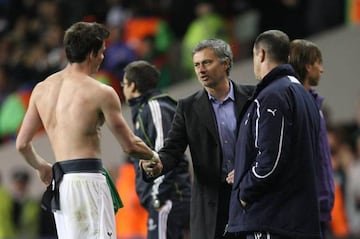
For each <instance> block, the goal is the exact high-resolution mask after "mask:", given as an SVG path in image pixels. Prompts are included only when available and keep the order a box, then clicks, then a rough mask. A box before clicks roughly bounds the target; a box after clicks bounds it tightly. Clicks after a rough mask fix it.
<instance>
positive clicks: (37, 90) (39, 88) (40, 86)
mask: <svg viewBox="0 0 360 239" xmlns="http://www.w3.org/2000/svg"><path fill="white" fill-rule="evenodd" d="M60 75H61V72H57V73H54V74H52V75H50V76H48V77H47V78H45V79H44V80H43V81H40V82H39V83H37V84H36V85H35V87H34V88H33V90H32V93H31V94H32V98H36V97H39V96H40V95H41V94H43V93H45V92H47V91H48V89H49V88H50V87H51V85H52V84H54V83H53V82H54V81H56V79H58V78H59V77H60Z"/></svg>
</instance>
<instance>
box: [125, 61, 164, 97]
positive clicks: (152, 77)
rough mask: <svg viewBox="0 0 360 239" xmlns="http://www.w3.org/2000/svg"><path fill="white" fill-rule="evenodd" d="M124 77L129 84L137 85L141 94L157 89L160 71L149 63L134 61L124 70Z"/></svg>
mask: <svg viewBox="0 0 360 239" xmlns="http://www.w3.org/2000/svg"><path fill="white" fill-rule="evenodd" d="M124 76H125V77H126V79H127V80H128V83H132V82H134V83H135V86H136V89H137V90H138V91H139V92H140V93H141V94H143V93H145V92H146V91H148V90H152V89H155V88H156V87H157V83H158V80H159V78H160V71H159V70H158V69H157V68H156V67H155V66H154V65H152V64H150V63H149V62H147V61H142V60H139V61H134V62H131V63H130V64H128V65H127V66H126V67H125V68H124Z"/></svg>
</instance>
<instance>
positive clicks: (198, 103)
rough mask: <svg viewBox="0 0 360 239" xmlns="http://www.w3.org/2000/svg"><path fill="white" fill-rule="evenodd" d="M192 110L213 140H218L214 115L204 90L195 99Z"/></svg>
mask: <svg viewBox="0 0 360 239" xmlns="http://www.w3.org/2000/svg"><path fill="white" fill-rule="evenodd" d="M194 110H195V113H196V114H197V115H198V117H199V119H200V121H201V122H202V123H203V124H204V125H205V126H206V127H207V128H208V129H209V131H210V132H211V134H212V135H213V136H214V138H216V139H217V138H218V136H217V135H218V132H217V126H216V123H215V115H214V112H213V111H212V109H211V104H210V102H209V97H208V94H207V93H206V91H205V90H203V91H200V92H199V94H198V95H197V96H196V98H195V102H194Z"/></svg>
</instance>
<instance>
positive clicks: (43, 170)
mask: <svg viewBox="0 0 360 239" xmlns="http://www.w3.org/2000/svg"><path fill="white" fill-rule="evenodd" d="M37 172H38V175H39V177H40V179H41V181H43V183H45V185H46V186H48V185H49V184H50V183H51V180H52V165H51V164H49V163H44V164H42V165H41V167H39V169H38V170H37Z"/></svg>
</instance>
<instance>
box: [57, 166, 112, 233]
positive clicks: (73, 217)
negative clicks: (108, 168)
mask: <svg viewBox="0 0 360 239" xmlns="http://www.w3.org/2000/svg"><path fill="white" fill-rule="evenodd" d="M59 193H60V210H58V211H55V212H54V216H55V222H56V229H57V233H58V238H59V239H80V238H84V239H111V238H112V239H116V230H115V215H114V208H113V203H112V198H111V194H110V190H109V187H108V185H107V183H106V178H105V176H104V175H102V174H101V173H68V174H64V177H63V179H62V181H61V184H60V190H59Z"/></svg>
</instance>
